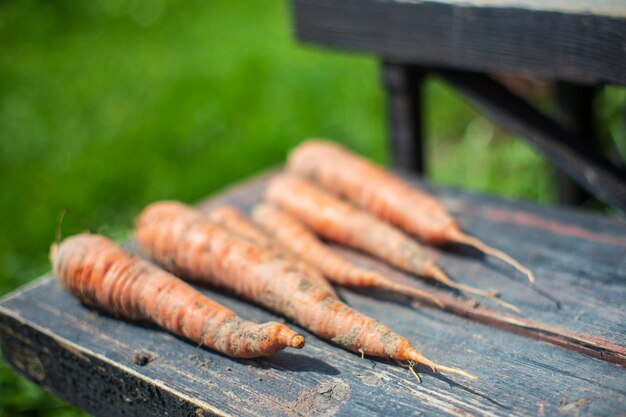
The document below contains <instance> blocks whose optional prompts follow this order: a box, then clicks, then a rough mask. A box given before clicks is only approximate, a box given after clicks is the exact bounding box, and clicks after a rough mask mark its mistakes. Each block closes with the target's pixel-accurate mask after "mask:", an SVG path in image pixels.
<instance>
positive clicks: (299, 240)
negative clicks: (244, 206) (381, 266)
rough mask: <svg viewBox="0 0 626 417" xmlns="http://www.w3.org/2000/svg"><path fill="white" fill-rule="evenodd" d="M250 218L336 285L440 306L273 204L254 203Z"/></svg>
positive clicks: (424, 294)
mask: <svg viewBox="0 0 626 417" xmlns="http://www.w3.org/2000/svg"><path fill="white" fill-rule="evenodd" d="M252 219H253V220H254V221H255V222H256V224H258V225H259V226H260V227H262V228H263V229H264V230H265V231H266V232H267V233H268V234H271V235H272V236H273V237H274V238H275V239H276V240H277V241H279V242H280V243H282V244H283V245H284V246H285V247H287V248H288V249H290V250H291V251H292V252H294V253H295V254H297V255H298V256H300V257H302V259H304V260H306V261H308V262H309V263H310V264H311V265H314V266H316V267H317V268H319V270H320V271H322V273H323V274H324V275H325V276H326V277H327V278H328V279H329V280H331V281H333V282H334V283H336V284H338V285H342V286H348V287H354V288H380V289H385V290H390V291H394V292H397V293H400V294H404V295H408V296H410V297H413V298H417V299H419V300H422V301H426V302H429V303H434V304H437V305H438V306H440V307H442V304H441V303H440V301H439V300H438V299H437V298H436V297H434V296H433V294H431V293H429V292H427V291H422V290H419V289H417V288H412V287H409V286H406V285H401V284H397V283H395V282H393V281H391V280H390V279H387V278H385V277H384V276H382V275H381V274H379V273H378V272H376V271H372V270H369V269H365V268H361V267H359V266H357V265H355V264H354V263H352V262H351V261H349V260H348V259H346V258H344V257H342V256H340V255H338V254H337V253H336V252H334V251H333V250H332V249H330V248H329V247H328V246H327V245H325V244H324V243H323V242H322V241H320V240H319V239H318V237H317V236H316V235H315V233H313V231H311V229H309V228H308V227H307V226H306V225H304V224H303V223H302V222H301V221H300V220H298V219H297V218H296V217H294V216H292V215H291V214H289V213H288V212H286V211H285V210H283V209H281V208H279V207H277V206H275V205H273V204H269V203H261V204H257V205H256V206H255V208H254V210H253V212H252Z"/></svg>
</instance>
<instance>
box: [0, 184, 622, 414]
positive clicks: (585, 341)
mask: <svg viewBox="0 0 626 417" xmlns="http://www.w3.org/2000/svg"><path fill="white" fill-rule="evenodd" d="M267 175H271V174H267ZM267 175H264V176H261V177H258V178H256V179H253V180H251V181H248V182H246V183H244V184H242V185H240V186H237V187H235V188H232V189H229V190H226V191H225V192H223V193H221V194H219V195H217V196H215V197H213V198H211V199H210V200H207V201H206V202H204V203H203V206H204V207H205V208H206V207H209V206H212V205H216V204H223V203H232V204H236V205H238V206H239V207H242V208H244V209H247V208H250V207H251V205H252V204H254V203H255V202H256V201H258V200H259V199H260V198H261V195H262V192H263V188H264V185H265V182H266V180H267ZM412 180H413V181H415V183H416V184H417V185H419V186H424V187H426V185H425V184H421V183H419V182H417V180H415V179H412ZM427 188H431V187H427ZM434 191H435V192H436V193H437V194H439V195H440V196H441V197H442V198H443V201H444V202H445V204H446V206H447V207H449V208H450V209H451V210H452V211H453V212H454V213H455V214H456V215H457V216H458V218H459V219H460V221H461V223H462V224H463V226H464V227H465V228H466V229H467V230H468V231H470V232H471V233H472V234H474V235H476V236H478V237H480V238H482V239H484V240H485V241H487V242H489V243H491V244H493V245H495V246H496V247H499V248H501V249H503V250H505V251H507V252H509V253H511V254H512V255H514V256H515V257H516V258H518V259H520V260H521V261H523V263H524V264H526V265H527V266H529V267H531V268H532V270H533V271H534V272H535V273H536V275H537V284H536V285H535V286H534V287H529V285H528V283H527V282H526V278H525V277H524V276H522V275H521V274H518V273H515V272H513V271H512V270H511V268H509V267H507V266H505V265H502V264H501V263H499V262H497V261H492V260H491V259H485V258H483V257H481V255H480V254H478V253H477V252H475V251H472V250H467V249H465V248H462V247H450V248H446V250H445V251H444V250H435V251H433V253H434V254H435V256H437V257H438V259H439V261H440V262H441V264H442V265H443V266H444V267H445V269H446V270H447V271H448V272H449V273H450V274H451V275H452V276H453V277H456V278H459V279H462V280H463V281H464V282H468V283H470V284H473V285H476V286H479V287H483V288H501V289H502V290H503V294H504V298H505V299H506V300H509V301H511V302H513V303H515V304H517V305H518V306H520V307H521V308H522V309H523V314H522V317H523V318H525V319H530V320H534V321H538V322H541V323H544V324H545V325H548V326H552V327H556V328H560V329H561V333H562V334H555V333H554V332H553V331H552V330H550V329H544V330H539V331H535V330H532V329H530V330H529V329H525V328H524V325H523V324H522V325H509V326H508V327H507V325H503V324H502V323H500V324H498V326H499V327H494V326H492V325H485V324H480V323H477V322H476V321H475V319H477V318H478V319H480V317H473V318H470V319H468V318H462V317H459V316H457V315H454V314H450V313H448V312H442V311H439V310H434V309H427V308H419V307H417V306H415V305H412V304H411V303H410V301H409V300H407V299H405V298H402V297H401V298H396V297H393V296H391V295H389V294H374V295H375V297H372V296H371V294H365V293H357V292H353V291H348V290H344V289H340V290H339V292H340V294H341V296H342V297H343V298H344V299H345V300H346V301H347V302H348V303H349V304H351V305H352V306H354V307H356V308H358V309H360V310H362V311H364V312H365V313H367V314H370V315H372V316H374V317H376V318H378V319H380V320H382V321H383V322H385V323H386V324H388V325H389V326H390V327H392V328H394V329H396V330H398V331H399V332H401V333H402V334H404V335H405V336H406V337H407V338H408V339H409V340H410V341H412V342H414V343H415V345H416V346H418V348H419V349H421V350H422V352H423V353H424V354H426V355H427V356H428V357H431V358H433V359H436V360H439V361H441V362H442V363H445V364H450V365H454V366H459V367H461V368H463V369H465V370H467V371H469V372H472V373H474V374H476V375H479V376H481V378H482V379H481V380H480V381H466V380H463V379H462V378H457V377H454V378H447V377H445V376H442V375H433V374H432V373H430V372H429V371H428V370H427V369H425V368H418V371H420V372H423V374H422V376H423V383H421V384H418V383H417V382H416V380H415V379H414V378H413V377H412V376H411V375H410V374H409V373H408V371H407V370H406V369H404V368H401V367H399V366H398V365H397V364H395V363H392V362H388V361H374V360H370V359H367V358H366V359H361V357H360V356H358V355H355V354H352V353H350V352H347V351H344V350H341V349H339V348H337V347H334V346H332V345H330V344H328V343H326V342H324V341H322V340H320V339H318V338H316V337H315V336H313V335H311V334H309V333H307V332H306V331H303V334H305V335H306V339H307V345H306V347H305V349H304V350H302V351H293V350H292V351H284V352H281V353H278V354H276V355H274V356H272V357H269V358H266V359H259V360H233V359H229V358H227V357H225V356H221V355H219V354H217V353H215V352H212V351H210V350H208V349H204V348H199V347H197V346H194V345H193V344H190V343H187V342H186V341H184V340H181V339H178V338H176V337H175V336H172V335H170V334H168V333H165V332H163V331H161V330H159V329H156V328H154V327H152V326H146V325H142V324H136V323H130V322H126V321H122V320H117V319H115V318H112V317H107V316H105V315H102V314H99V313H97V312H95V311H93V310H91V309H90V308H88V307H85V306H84V305H82V304H80V303H79V302H78V301H77V300H76V299H74V298H73V297H71V296H69V295H68V294H67V293H65V292H64V291H63V290H62V289H61V288H60V287H59V285H58V284H57V283H56V281H55V279H54V278H53V277H51V276H47V277H44V278H42V279H39V280H37V281H35V282H34V283H33V284H31V285H28V286H26V287H24V288H22V289H20V290H18V291H16V292H14V293H12V294H9V295H8V296H6V297H5V298H4V299H2V301H0V337H1V341H2V352H3V354H4V356H5V358H6V360H7V362H8V363H9V364H10V365H11V366H12V367H13V368H14V369H15V370H16V371H18V372H20V373H21V374H23V375H25V376H26V377H28V378H30V379H31V380H33V381H34V382H36V383H38V384H40V385H42V386H43V387H45V388H46V389H48V390H49V391H51V392H53V393H55V394H56V395H58V396H59V397H61V398H64V399H66V400H68V401H70V402H71V403H73V404H76V405H77V406H79V407H81V408H83V409H85V410H87V411H89V412H91V413H93V414H95V415H98V416H107V417H109V416H123V415H127V416H128V415H137V416H147V415H186V416H201V415H204V416H208V415H244V416H269V415H276V416H278V415H286V416H292V415H301V416H302V415H314V416H330V415H341V416H371V415H398V416H400V415H401V416H407V415H429V416H430V415H432V416H443V415H454V416H474V415H484V416H521V415H604V416H615V415H624V413H626V369H625V368H624V366H626V224H625V223H624V222H623V221H621V220H616V219H613V218H608V217H602V216H597V215H592V214H587V213H584V212H579V211H575V210H571V209H558V208H542V207H538V206H536V205H533V204H526V203H519V202H511V201H504V200H500V199H496V198H491V197H485V196H481V195H477V194H471V193H466V192H460V191H454V190H444V189H435V190H434ZM131 246H132V244H131ZM351 256H354V257H355V258H356V259H359V260H360V261H361V262H364V263H366V264H368V265H370V266H372V267H375V268H379V269H380V270H382V271H384V272H386V273H387V274H388V276H389V277H390V278H392V279H394V280H398V281H401V282H404V283H407V284H410V285H414V286H416V287H422V288H424V287H428V288H430V289H432V290H433V291H436V292H438V293H442V294H450V293H449V292H448V291H446V290H444V289H442V288H438V287H430V286H429V285H427V284H425V283H423V282H421V281H419V280H416V279H415V278H412V277H409V276H406V275H404V274H401V273H398V272H394V271H392V270H390V269H389V268H386V267H385V266H383V265H381V264H379V263H377V262H375V261H372V260H368V259H367V258H365V257H364V256H361V255H356V254H351ZM203 291H205V292H206V293H207V294H210V295H211V296H212V297H215V298H216V299H217V300H218V301H219V302H222V303H224V304H225V305H227V306H229V307H231V308H233V309H234V310H235V311H237V312H238V313H239V314H240V315H241V316H243V317H245V318H249V319H253V320H259V321H265V320H276V319H277V317H276V316H275V315H274V314H272V313H270V312H267V311H264V310H263V309H261V308H257V307H254V306H251V305H248V304H246V303H243V302H241V301H239V300H236V299H234V298H231V297H229V296H227V295H225V294H221V293H219V292H216V291H213V290H209V289H203ZM478 310H480V307H479V308H478ZM492 324H493V323H492ZM496 324H497V323H496ZM503 328H504V329H505V330H514V331H516V332H518V333H521V334H515V333H513V332H510V331H505V330H503ZM553 330H555V329H553ZM522 334H523V335H522Z"/></svg>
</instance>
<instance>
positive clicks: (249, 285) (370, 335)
mask: <svg viewBox="0 0 626 417" xmlns="http://www.w3.org/2000/svg"><path fill="white" fill-rule="evenodd" d="M137 239H138V242H139V245H140V246H141V248H142V250H143V251H144V252H145V253H147V254H149V255H150V256H152V257H153V258H154V259H155V260H156V261H157V262H160V263H162V264H163V265H165V266H166V267H167V268H169V269H171V270H173V271H174V272H176V273H178V274H181V275H182V276H185V277H187V278H189V279H192V280H196V281H198V282H202V283H206V284H210V285H214V286H216V287H220V288H224V289H228V290H230V291H232V292H234V293H235V294H237V295H239V296H241V297H242V298H245V299H247V300H250V301H252V302H254V303H257V304H259V305H261V306H263V307H266V308H268V309H270V310H273V311H275V312H277V313H280V314H282V315H284V316H285V317H287V318H289V319H290V320H293V321H294V322H296V323H298V324H300V325H301V326H303V327H305V328H307V329H309V330H311V331H312V332H313V333H315V334H317V335H318V336H320V337H322V338H324V339H328V340H331V341H332V342H334V343H336V344H338V345H340V346H341V347H343V348H345V349H348V350H351V351H353V352H361V353H362V354H365V355H371V356H379V357H391V358H394V359H397V360H410V361H415V362H419V363H423V364H425V365H427V366H430V367H431V368H432V369H433V370H435V371H443V372H450V373H456V374H460V375H463V376H466V377H469V378H475V377H473V376H472V375H470V374H468V373H466V372H464V371H461V370H459V369H455V368H449V367H445V366H441V365H438V364H436V363H434V362H432V361H430V360H429V359H427V358H425V357H424V356H423V355H422V354H420V353H419V352H418V351H416V350H415V349H414V348H413V347H412V346H411V345H410V344H409V342H408V341H407V340H406V339H405V338H403V337H402V336H400V335H398V334H396V333H394V332H393V331H391V330H390V329H389V328H387V327H386V326H385V325H383V324H382V323H380V322H378V321H376V320H374V319H372V318H369V317H367V316H365V315H363V314H362V313H360V312H358V311H356V310H354V309H352V308H350V307H348V306H347V305H345V304H344V303H342V302H341V301H340V300H339V299H338V298H337V297H335V296H333V295H332V294H331V293H330V292H329V291H327V290H325V289H324V288H322V287H321V286H319V285H315V284H314V282H313V281H311V279H310V278H309V277H308V275H307V274H305V273H304V272H303V271H302V270H300V269H298V268H294V267H293V265H292V264H291V262H289V261H287V260H285V259H284V258H282V257H277V256H276V255H275V253H273V252H271V251H268V250H267V249H265V248H263V247H262V246H259V245H255V244H253V243H252V242H251V241H249V240H246V239H242V238H241V237H239V236H237V235H236V234H233V233H232V232H230V231H228V230H227V229H224V228H223V227H221V226H219V225H217V224H215V223H213V222H211V221H210V220H208V219H207V218H206V217H205V216H203V215H202V214H201V213H199V212H198V211H196V210H194V209H192V208H190V207H187V206H185V205H182V204H180V203H175V202H162V203H155V204H152V205H151V206H149V207H147V208H146V209H145V210H144V211H143V213H142V214H141V215H140V217H139V219H138V221H137Z"/></svg>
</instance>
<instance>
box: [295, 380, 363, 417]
mask: <svg viewBox="0 0 626 417" xmlns="http://www.w3.org/2000/svg"><path fill="white" fill-rule="evenodd" d="M350 394H351V388H350V385H348V384H347V383H346V382H344V381H342V380H339V379H333V380H331V381H328V382H324V383H322V384H320V385H318V386H317V387H315V388H313V389H311V390H308V391H304V392H302V393H301V394H300V396H299V397H298V399H297V400H296V401H295V403H294V407H293V408H294V409H295V411H296V412H297V413H299V414H302V415H307V416H308V415H314V416H320V417H322V416H323V417H329V416H333V415H335V414H336V413H337V411H338V410H339V407H340V406H341V404H343V403H344V402H346V401H347V400H348V399H349V398H350Z"/></svg>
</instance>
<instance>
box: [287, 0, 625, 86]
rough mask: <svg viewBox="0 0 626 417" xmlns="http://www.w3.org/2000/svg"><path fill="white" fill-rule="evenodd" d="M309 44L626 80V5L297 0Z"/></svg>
mask: <svg viewBox="0 0 626 417" xmlns="http://www.w3.org/2000/svg"><path fill="white" fill-rule="evenodd" d="M293 7H294V25H295V30H296V36H297V37H298V38H299V39H300V40H302V41H305V42H310V43H314V44H321V45H327V46H332V47H337V48H343V49H348V50H357V51H363V52H369V53H374V54H376V55H378V56H381V57H383V58H384V59H385V60H388V61H395V62H405V63H415V64H419V65H422V66H430V67H447V68H455V69H462V70H470V71H477V72H487V73H508V74H515V75H525V76H528V75H531V76H535V77H538V78H544V79H554V80H563V81H571V82H576V83H580V84H596V83H615V84H626V71H624V68H626V52H625V51H624V44H625V43H626V3H624V2H623V1H621V0H607V1H599V2H596V1H594V2H591V1H589V2H568V1H556V0H552V1H547V2H542V1H533V0H520V1H513V0H510V1H505V0H498V1H480V0H469V1H464V0H463V1H462V0H436V1H432V0H427V1H411V0H389V1H387V0H294V1H293Z"/></svg>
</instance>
